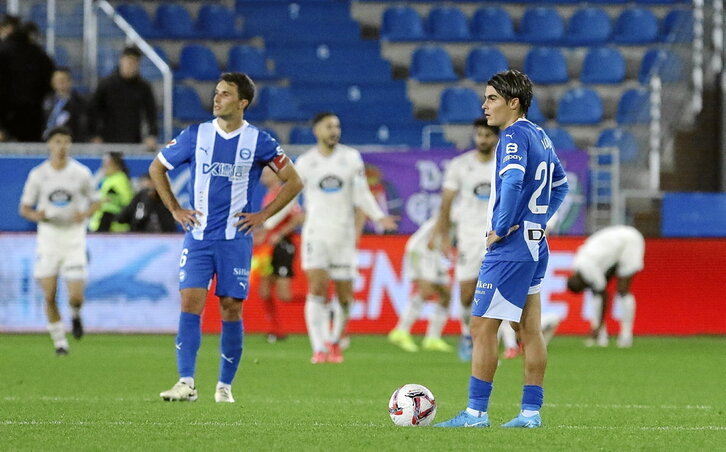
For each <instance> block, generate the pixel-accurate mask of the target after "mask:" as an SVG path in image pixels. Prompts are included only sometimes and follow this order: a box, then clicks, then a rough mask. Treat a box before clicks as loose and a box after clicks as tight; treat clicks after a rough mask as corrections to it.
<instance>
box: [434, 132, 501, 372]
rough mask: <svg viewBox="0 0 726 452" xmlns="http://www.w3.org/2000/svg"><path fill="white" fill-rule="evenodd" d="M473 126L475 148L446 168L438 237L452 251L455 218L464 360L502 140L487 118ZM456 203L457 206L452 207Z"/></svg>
mask: <svg viewBox="0 0 726 452" xmlns="http://www.w3.org/2000/svg"><path fill="white" fill-rule="evenodd" d="M473 125H474V144H475V149H473V150H471V151H468V152H466V153H464V154H462V155H460V156H458V157H456V158H454V159H452V160H451V162H450V163H449V166H448V167H447V168H446V173H445V175H444V183H443V193H442V195H441V208H440V211H439V215H438V223H437V236H438V237H439V239H440V240H442V243H443V245H442V247H443V251H444V252H448V251H449V249H450V248H451V244H450V240H449V232H448V231H449V229H450V227H451V225H450V221H451V218H452V217H453V219H454V221H455V223H456V248H457V250H458V252H457V258H456V280H457V281H458V283H459V292H460V299H461V307H462V312H461V334H462V340H461V344H460V346H459V357H460V358H461V359H462V360H465V361H468V360H470V359H471V334H470V332H469V319H470V318H471V303H472V300H473V299H474V290H475V289H476V280H477V278H478V277H479V267H480V266H481V262H482V259H483V258H484V254H485V253H486V224H487V210H488V208H489V194H490V189H491V181H492V174H493V172H494V160H493V155H494V153H493V151H494V149H495V147H496V145H497V141H498V140H499V129H497V128H496V127H492V126H489V125H488V124H487V121H486V119H483V118H480V119H477V120H476V121H474V124H473ZM454 200H456V201H457V202H456V205H453V204H454ZM452 209H453V214H452V212H451V211H452Z"/></svg>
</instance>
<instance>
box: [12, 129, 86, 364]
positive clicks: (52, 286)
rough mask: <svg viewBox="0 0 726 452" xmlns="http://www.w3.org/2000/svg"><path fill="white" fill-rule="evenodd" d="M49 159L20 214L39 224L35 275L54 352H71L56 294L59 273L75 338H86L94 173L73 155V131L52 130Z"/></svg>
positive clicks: (31, 181) (36, 173) (28, 186)
mask: <svg viewBox="0 0 726 452" xmlns="http://www.w3.org/2000/svg"><path fill="white" fill-rule="evenodd" d="M48 149H49V151H50V156H49V158H48V160H46V161H45V162H43V163H41V164H40V165H38V166H36V167H35V168H33V169H32V170H31V171H30V174H29V175H28V179H27V181H26V182H25V187H24V188H23V195H22V198H21V199H20V215H22V217H23V218H25V219H27V220H29V221H32V222H34V223H38V236H37V249H36V256H37V258H36V261H35V268H34V271H33V276H34V277H35V278H36V279H37V280H38V283H39V284H40V287H41V288H42V289H43V294H44V296H45V312H46V315H47V316H48V332H49V333H50V337H51V339H52V340H53V345H54V346H55V351H56V354H58V355H66V354H68V341H67V340H66V332H65V327H64V326H63V322H62V321H61V316H60V313H59V312H58V305H57V303H56V295H57V292H58V276H59V275H62V276H63V278H64V279H65V281H66V285H67V286H68V302H69V304H70V306H71V317H72V323H73V337H75V338H76V339H80V338H81V337H82V336H83V324H82V323H81V306H82V305H83V291H84V289H85V286H86V279H87V277H88V269H87V266H88V258H87V255H86V220H88V218H89V217H90V216H91V215H92V214H93V212H94V211H95V210H96V209H98V206H99V203H98V202H96V201H95V199H94V189H93V177H92V175H91V171H90V170H89V169H88V168H87V167H86V166H84V165H82V164H81V163H79V162H78V161H77V160H75V159H73V158H71V157H70V155H69V153H70V149H71V131H70V130H69V129H67V128H65V127H58V128H55V129H52V130H50V131H49V132H48Z"/></svg>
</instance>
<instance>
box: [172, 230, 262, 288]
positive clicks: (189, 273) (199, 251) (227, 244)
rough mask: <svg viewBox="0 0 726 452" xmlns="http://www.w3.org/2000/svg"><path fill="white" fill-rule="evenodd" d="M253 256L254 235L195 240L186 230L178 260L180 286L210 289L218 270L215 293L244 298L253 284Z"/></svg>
mask: <svg viewBox="0 0 726 452" xmlns="http://www.w3.org/2000/svg"><path fill="white" fill-rule="evenodd" d="M251 259H252V239H251V238H248V237H245V238H240V239H234V240H194V238H192V236H191V235H190V234H187V235H186V236H185V237H184V249H183V250H182V254H181V259H180V260H179V290H181V289H190V288H204V289H208V288H209V284H210V283H211V282H212V277H213V276H214V275H215V274H216V275H217V290H216V291H215V292H214V293H215V295H217V296H218V297H233V298H239V299H241V300H244V299H246V298H247V290H248V287H249V284H250V261H251Z"/></svg>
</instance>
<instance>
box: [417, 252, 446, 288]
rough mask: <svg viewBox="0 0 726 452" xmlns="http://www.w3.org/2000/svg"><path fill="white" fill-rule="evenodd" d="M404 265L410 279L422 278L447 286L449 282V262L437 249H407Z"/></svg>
mask: <svg viewBox="0 0 726 452" xmlns="http://www.w3.org/2000/svg"><path fill="white" fill-rule="evenodd" d="M406 265H407V268H408V272H409V276H410V277H411V279H412V280H424V281H429V282H431V283H433V284H440V285H442V286H448V285H449V284H450V283H451V277H450V276H449V264H448V262H447V261H446V259H445V258H444V256H443V255H442V254H441V253H440V252H438V251H428V250H427V251H409V252H407V253H406Z"/></svg>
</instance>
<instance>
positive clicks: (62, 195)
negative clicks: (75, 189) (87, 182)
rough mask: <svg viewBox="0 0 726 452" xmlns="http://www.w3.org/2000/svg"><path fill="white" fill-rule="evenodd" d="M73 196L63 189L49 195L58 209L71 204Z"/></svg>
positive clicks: (49, 198) (49, 199)
mask: <svg viewBox="0 0 726 452" xmlns="http://www.w3.org/2000/svg"><path fill="white" fill-rule="evenodd" d="M72 199H73V195H72V194H71V193H70V192H68V191H65V190H63V189H59V190H54V191H52V192H51V193H50V194H49V195H48V201H50V202H51V203H52V204H53V205H54V206H56V207H64V206H67V205H68V204H70V203H71V200H72Z"/></svg>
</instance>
